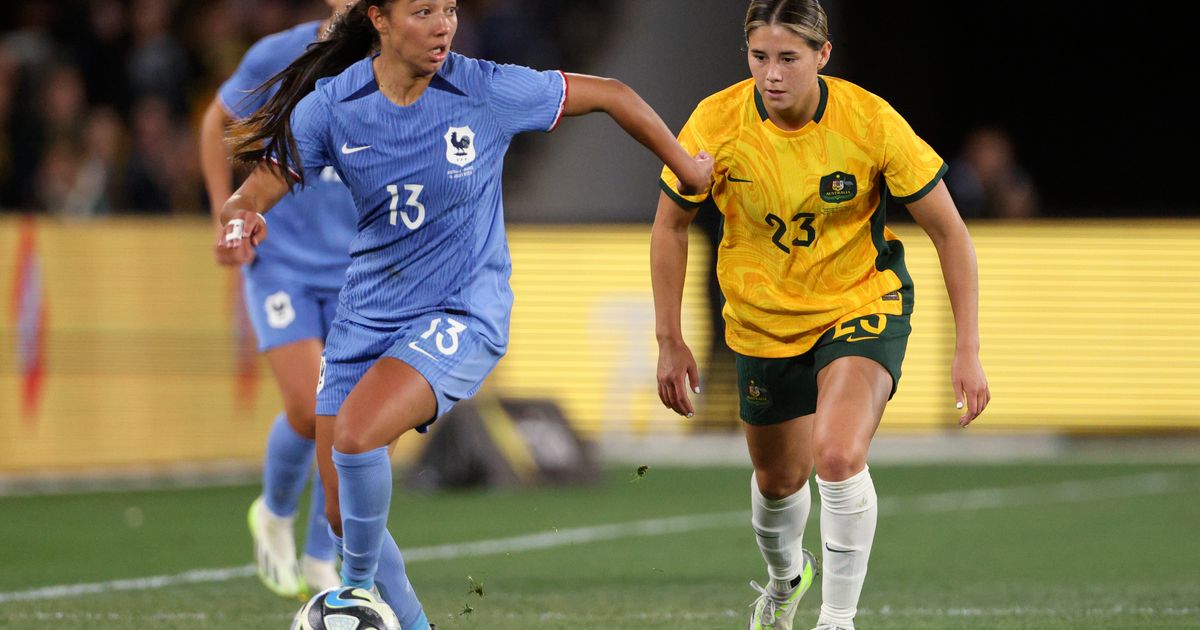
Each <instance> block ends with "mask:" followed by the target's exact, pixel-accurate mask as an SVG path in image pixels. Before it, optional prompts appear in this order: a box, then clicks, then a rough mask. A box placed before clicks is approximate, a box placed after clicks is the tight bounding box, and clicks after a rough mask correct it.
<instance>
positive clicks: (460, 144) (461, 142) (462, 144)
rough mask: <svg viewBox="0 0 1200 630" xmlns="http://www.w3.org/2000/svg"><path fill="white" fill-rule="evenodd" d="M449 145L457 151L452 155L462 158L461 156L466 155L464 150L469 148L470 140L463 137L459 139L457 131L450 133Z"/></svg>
mask: <svg viewBox="0 0 1200 630" xmlns="http://www.w3.org/2000/svg"><path fill="white" fill-rule="evenodd" d="M450 144H452V145H454V148H455V149H458V152H457V153H455V154H454V155H458V156H462V155H466V154H467V151H466V149H467V147H470V146H471V139H470V138H469V137H467V136H463V137H461V138H459V137H458V132H457V131H451V132H450Z"/></svg>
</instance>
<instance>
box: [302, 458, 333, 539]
mask: <svg viewBox="0 0 1200 630" xmlns="http://www.w3.org/2000/svg"><path fill="white" fill-rule="evenodd" d="M304 553H305V554H307V555H308V556H310V557H313V558H316V559H317V560H326V561H328V560H332V559H333V558H334V555H333V554H334V549H333V540H332V539H331V538H330V537H329V521H327V520H325V487H324V486H322V485H321V471H317V472H316V474H314V475H313V484H312V505H311V506H309V508H308V533H307V539H306V540H305V542H304Z"/></svg>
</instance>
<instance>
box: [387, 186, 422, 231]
mask: <svg viewBox="0 0 1200 630" xmlns="http://www.w3.org/2000/svg"><path fill="white" fill-rule="evenodd" d="M423 190H425V187H424V186H422V185H420V184H405V185H404V191H405V192H407V193H409V195H408V201H405V202H404V206H405V207H406V208H407V207H410V206H411V207H413V208H416V209H417V216H416V217H415V218H413V217H409V215H408V210H400V209H399V206H400V187H399V186H397V185H395V184H391V185H390V186H388V187H387V191H388V193H389V194H390V195H391V196H392V205H391V206H390V207H389V208H388V209H389V210H391V211H392V214H391V216H390V219H389V222H390V223H391V224H392V225H396V219H397V218H400V219H402V220H403V221H404V225H406V226H408V229H410V230H415V229H417V228H419V227H421V224H422V223H424V222H425V205H424V204H422V203H421V202H420V200H419V199H418V198H419V197H420V196H421V191H423Z"/></svg>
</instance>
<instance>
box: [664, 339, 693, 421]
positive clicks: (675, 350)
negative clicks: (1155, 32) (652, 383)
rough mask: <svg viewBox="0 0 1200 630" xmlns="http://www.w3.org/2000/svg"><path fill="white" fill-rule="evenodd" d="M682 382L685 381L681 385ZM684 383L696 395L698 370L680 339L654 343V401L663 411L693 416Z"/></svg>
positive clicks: (690, 352) (685, 345)
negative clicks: (661, 405)
mask: <svg viewBox="0 0 1200 630" xmlns="http://www.w3.org/2000/svg"><path fill="white" fill-rule="evenodd" d="M685 379H686V382H685ZM688 384H691V390H692V392H693V393H696V394H699V393H700V371H699V370H698V369H697V368H696V359H695V358H694V357H693V356H692V351H691V350H690V349H689V348H688V347H687V344H686V343H684V342H683V340H663V341H660V342H659V344H658V398H659V400H661V401H662V403H663V404H664V405H666V406H667V409H671V410H672V411H674V412H675V413H677V414H679V415H681V416H687V417H689V418H691V417H692V416H694V415H696V410H695V408H694V407H692V401H691V398H690V397H689V396H688V388H687V386H688Z"/></svg>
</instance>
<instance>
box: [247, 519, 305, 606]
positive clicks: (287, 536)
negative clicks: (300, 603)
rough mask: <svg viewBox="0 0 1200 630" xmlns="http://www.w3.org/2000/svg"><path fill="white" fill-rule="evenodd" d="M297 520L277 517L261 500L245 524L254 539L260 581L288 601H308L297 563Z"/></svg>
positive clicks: (255, 559) (255, 560)
mask: <svg viewBox="0 0 1200 630" xmlns="http://www.w3.org/2000/svg"><path fill="white" fill-rule="evenodd" d="M294 520H295V519H294V517H286V516H276V515H274V514H272V513H271V510H270V509H268V508H267V504H266V502H265V501H263V498H262V497H261V496H260V497H258V498H257V499H255V500H254V503H252V504H250V512H249V514H247V515H246V521H247V523H248V524H249V526H250V537H251V538H253V539H254V562H255V564H256V565H257V566H258V579H260V580H262V583H263V585H264V586H266V587H267V589H268V590H270V591H271V592H272V593H275V594H276V595H279V596H280V597H286V598H288V599H301V600H303V599H306V598H307V597H306V595H307V589H306V588H305V586H304V579H303V578H302V577H301V576H300V565H299V563H297V562H296V539H295V537H294V534H293V533H292V531H293V530H292V522H293V521H294Z"/></svg>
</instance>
